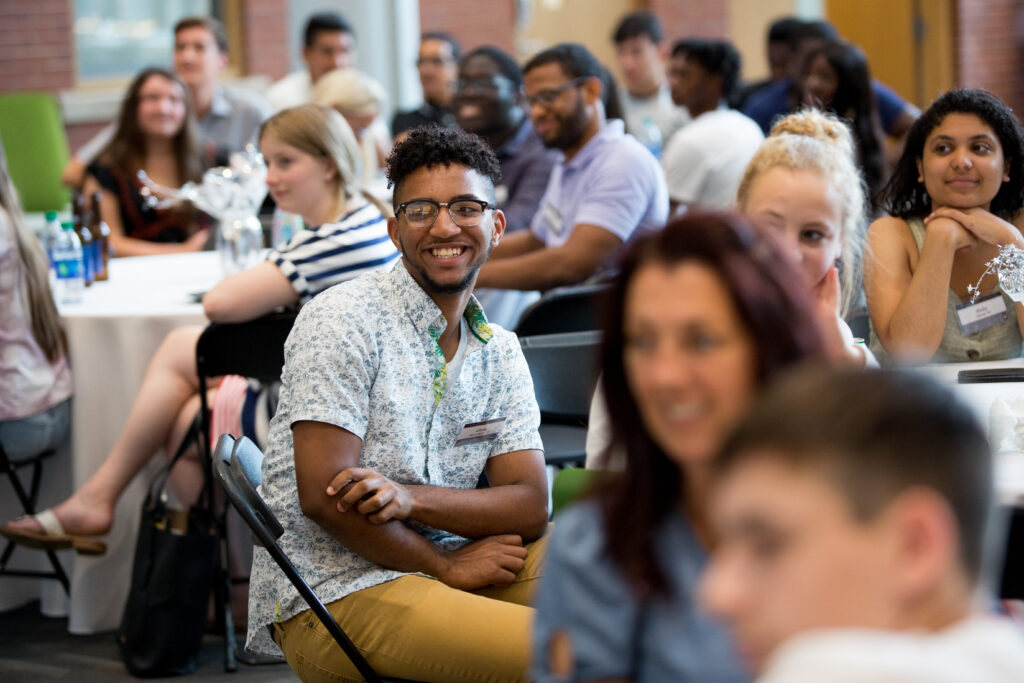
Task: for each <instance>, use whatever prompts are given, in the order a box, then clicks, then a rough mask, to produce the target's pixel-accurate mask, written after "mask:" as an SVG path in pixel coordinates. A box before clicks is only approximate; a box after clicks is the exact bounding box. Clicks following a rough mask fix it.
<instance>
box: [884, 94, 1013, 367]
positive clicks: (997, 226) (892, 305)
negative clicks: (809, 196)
mask: <svg viewBox="0 0 1024 683" xmlns="http://www.w3.org/2000/svg"><path fill="white" fill-rule="evenodd" d="M882 206H883V207H884V208H885V210H886V211H887V212H888V213H889V214H890V215H889V216H887V217H885V218H880V219H878V220H877V221H875V222H874V223H873V224H872V225H871V227H870V228H869V230H868V243H867V249H866V252H865V262H864V289H865V293H866V294H867V302H868V310H869V312H870V314H871V324H872V328H873V336H874V337H875V339H874V340H873V350H875V351H876V354H877V353H878V352H879V351H880V350H883V349H884V351H885V352H886V353H887V354H888V355H889V356H892V357H893V358H896V359H899V360H909V361H914V362H922V361H932V362H963V361H976V360H998V359H1003V358H1016V357H1018V356H1020V355H1021V340H1022V337H1021V331H1022V329H1024V316H1022V315H1021V308H1020V304H1016V303H1014V302H1013V301H1012V300H1011V299H1010V298H1009V297H1007V296H1006V294H1005V293H1003V292H1002V291H1001V290H1000V288H999V283H998V281H997V277H996V275H995V274H993V273H988V274H985V276H984V277H982V275H983V274H984V273H986V265H987V263H988V262H989V261H990V260H991V259H992V258H993V257H995V256H996V255H997V254H998V253H999V248H1000V247H1002V246H1005V245H1010V244H1013V245H1016V246H1017V247H1024V237H1022V236H1021V232H1020V230H1019V226H1020V219H1021V208H1022V207H1024V134H1022V131H1021V126H1020V123H1019V122H1018V121H1017V118H1016V117H1015V116H1014V114H1013V111H1011V110H1010V108H1009V107H1007V106H1006V105H1005V104H1004V103H1003V102H1002V101H1000V100H999V98H997V97H995V96H994V95H992V94H991V93H989V92H986V91H984V90H967V89H964V90H952V91H950V92H948V93H946V94H944V95H942V96H941V97H939V98H938V99H937V100H935V102H934V103H933V104H932V106H931V107H930V108H929V109H928V111H926V112H925V113H924V114H923V115H922V116H921V118H919V119H918V120H917V122H916V123H915V124H914V126H913V127H912V128H911V130H910V134H909V135H908V137H907V145H906V148H905V149H904V150H903V155H902V157H901V158H900V160H899V163H898V165H897V167H896V169H895V171H894V172H893V176H892V178H891V179H890V181H889V184H888V185H887V186H886V188H885V190H884V191H883V193H882ZM979 282H980V287H979V289H978V293H979V296H978V297H977V300H976V301H972V298H974V297H972V293H974V290H973V288H974V287H975V286H976V285H978V284H979Z"/></svg>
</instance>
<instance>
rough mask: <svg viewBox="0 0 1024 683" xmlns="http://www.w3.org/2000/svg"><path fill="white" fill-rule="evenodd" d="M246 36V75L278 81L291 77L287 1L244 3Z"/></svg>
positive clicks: (244, 65)
mask: <svg viewBox="0 0 1024 683" xmlns="http://www.w3.org/2000/svg"><path fill="white" fill-rule="evenodd" d="M242 30H243V32H244V35H245V41H244V48H245V64H243V65H242V67H243V70H244V73H247V74H266V75H267V76H268V77H269V78H270V79H271V80H277V79H279V78H281V77H282V76H284V75H286V74H287V73H288V65H289V64H290V63H291V57H292V56H291V55H290V54H289V53H288V52H289V49H288V45H289V40H288V39H289V36H290V33H289V31H291V30H292V27H291V26H289V25H288V3H287V2H285V1H284V0H242Z"/></svg>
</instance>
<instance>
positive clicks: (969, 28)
mask: <svg viewBox="0 0 1024 683" xmlns="http://www.w3.org/2000/svg"><path fill="white" fill-rule="evenodd" d="M956 20H957V48H958V50H959V60H958V62H959V63H958V69H957V82H958V83H959V85H961V86H962V87H965V88H985V89H986V90H990V91H992V92H993V93H994V94H996V95H997V96H999V97H1000V98H1002V99H1003V100H1004V101H1005V102H1006V103H1007V104H1009V105H1010V106H1011V107H1013V109H1014V111H1016V112H1017V116H1018V117H1021V116H1022V112H1024V75H1022V71H1021V65H1022V64H1024V6H1022V5H1021V3H1020V2H1019V1H1018V0H960V2H958V3H957V16H956Z"/></svg>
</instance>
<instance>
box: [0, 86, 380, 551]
mask: <svg viewBox="0 0 1024 683" xmlns="http://www.w3.org/2000/svg"><path fill="white" fill-rule="evenodd" d="M259 144H260V151H261V152H262V154H263V157H264V159H265V160H266V164H267V189H268V191H269V193H270V195H271V196H272V197H273V198H274V200H275V201H276V202H277V205H278V207H279V208H281V209H282V210H284V211H288V212H289V213H295V214H298V215H300V216H302V219H303V221H304V222H305V224H306V226H307V229H306V230H303V231H301V232H299V233H298V234H297V235H295V236H294V237H293V238H292V239H291V240H290V241H288V242H287V243H286V244H283V245H280V246H278V247H277V248H276V249H273V250H272V251H271V252H270V254H269V255H268V256H267V260H266V261H264V262H263V263H261V264H259V265H258V266H255V267H253V268H250V269H249V270H246V271H243V272H241V273H236V274H235V275H232V276H230V277H228V278H225V279H224V280H223V281H221V282H220V283H219V284H218V285H217V286H216V287H214V288H213V289H212V290H210V291H209V292H207V294H206V296H204V297H203V308H204V310H205V312H206V315H207V317H208V318H209V319H210V320H212V321H214V322H241V321H245V320H252V319H253V318H257V317H259V316H262V315H265V314H267V313H270V312H271V311H274V310H276V309H279V308H282V307H288V306H297V305H300V304H304V303H306V302H307V301H309V300H310V299H311V298H312V297H313V296H315V295H316V294H317V293H319V292H321V291H323V290H325V289H327V288H328V287H331V286H332V285H335V284H337V283H339V282H343V281H345V280H350V279H352V278H354V277H357V276H359V275H361V274H363V273H368V272H371V271H374V270H379V269H381V268H390V267H392V266H393V265H394V264H395V263H396V261H397V260H398V256H399V255H398V251H397V250H396V249H395V246H394V244H393V243H392V242H391V239H390V238H389V237H388V233H387V220H386V216H387V215H389V214H388V210H387V209H386V207H384V206H382V205H381V204H380V202H379V201H377V200H376V199H374V198H372V197H370V196H369V195H366V194H365V193H363V192H362V191H360V190H359V189H358V184H357V181H356V168H357V162H356V159H357V154H358V151H357V148H356V146H355V137H354V136H353V134H352V131H351V129H350V128H349V126H348V124H347V123H345V119H343V118H342V117H341V115H340V114H338V112H336V111H334V110H333V109H329V108H327V107H322V106H319V105H315V104H306V105H302V106H300V107H295V108H292V109H285V110H283V111H280V112H278V113H277V114H275V115H274V116H272V117H271V118H269V119H267V121H266V122H264V124H263V127H262V128H261V129H260V135H259ZM202 330H203V328H202V327H182V328H179V329H177V330H174V331H173V332H171V333H170V334H169V335H168V336H167V338H166V339H165V340H164V342H163V344H161V346H160V348H159V349H158V350H157V352H156V354H155V355H154V357H153V360H152V361H151V362H150V366H149V369H148V370H147V371H146V376H145V378H144V379H143V383H142V387H141V388H140V390H139V395H138V396H137V397H136V399H135V404H134V405H133V406H132V411H131V413H130V414H129V416H128V420H127V422H126V423H125V426H124V429H123V430H122V431H121V435H120V436H119V437H118V440H117V442H116V443H115V444H114V448H113V450H112V451H111V452H110V455H109V456H107V459H106V460H105V461H104V462H103V464H102V465H101V466H100V468H99V469H98V470H97V471H96V472H95V473H93V474H92V476H91V477H90V478H89V479H88V481H86V483H85V484H84V485H83V486H82V487H81V488H79V489H78V490H77V491H75V492H74V493H73V494H72V495H71V497H70V498H68V499H67V500H65V501H64V502H63V503H61V504H59V505H57V506H56V507H54V508H53V510H52V511H46V512H45V513H43V514H44V515H46V514H47V513H51V515H50V517H51V518H52V519H55V520H56V521H57V523H58V525H59V527H60V529H61V531H60V534H57V535H56V536H54V535H48V532H46V531H44V529H43V525H42V524H41V523H40V521H39V520H38V519H37V518H36V517H30V518H26V519H22V520H17V521H14V522H10V523H8V524H6V525H4V526H2V527H0V535H3V536H6V537H7V538H10V539H12V540H15V541H17V542H22V543H26V544H34V545H36V546H37V547H38V546H40V545H42V546H43V547H54V548H57V547H67V543H68V540H67V539H68V538H74V539H76V542H77V543H79V545H82V544H81V541H82V540H85V541H91V545H90V548H91V549H92V551H93V552H102V550H103V548H102V544H100V546H96V545H95V544H96V543H97V542H96V541H95V539H88V538H85V539H83V538H82V537H90V536H100V535H103V534H106V533H107V532H108V531H109V530H110V527H111V525H112V524H113V520H114V507H115V505H116V503H117V500H118V498H119V497H120V495H121V492H122V491H124V489H125V487H126V486H128V484H129V483H130V482H131V480H132V478H134V477H135V475H136V474H138V473H139V471H140V470H141V469H142V468H143V467H144V466H145V464H146V463H147V462H148V461H149V460H150V458H152V457H153V456H154V455H155V454H156V453H157V452H159V451H160V450H161V449H162V450H163V451H164V452H165V453H168V454H173V453H175V452H176V451H177V449H178V446H179V445H180V444H181V442H182V441H183V439H184V436H185V434H186V432H187V430H188V427H189V425H190V424H191V423H192V420H193V419H194V417H195V415H196V411H197V410H198V406H199V396H198V393H197V392H198V378H197V376H196V363H195V347H196V341H197V340H198V339H199V335H200V333H201V332H202ZM267 389H268V388H267V387H265V386H262V385H260V384H259V383H257V382H250V381H247V380H245V379H244V378H241V377H228V378H225V379H224V380H223V381H222V382H221V384H220V386H219V387H218V389H217V391H216V396H214V397H213V400H212V405H213V410H214V414H215V415H220V417H218V420H222V419H223V420H226V422H223V423H222V424H224V425H225V428H224V430H223V431H228V432H231V433H236V434H240V433H243V432H242V431H241V419H240V415H239V414H238V404H240V403H242V398H244V399H245V401H247V402H249V403H250V404H255V405H258V406H261V407H263V409H264V410H265V411H269V414H270V415H272V414H273V407H274V405H275V404H276V399H274V400H271V397H275V396H276V392H274V391H272V390H270V391H268V390H267ZM240 396H241V397H242V398H239V397H240ZM250 399H251V400H250ZM233 402H237V403H236V404H235V405H234V410H235V412H234V413H232V412H231V411H230V410H228V409H227V406H229V405H232V403H233ZM219 410H220V411H221V412H220V413H218V411H219ZM270 415H266V414H261V415H259V416H257V419H256V420H255V422H256V423H257V425H261V424H264V421H266V422H269V417H270ZM264 426H265V425H264ZM246 435H247V436H250V437H252V438H255V439H256V440H257V441H259V440H260V438H261V437H264V436H265V434H263V433H262V432H260V431H258V432H257V433H255V434H246ZM191 450H192V451H193V452H192V453H190V455H189V457H186V458H184V459H183V463H179V465H178V466H176V467H175V468H174V470H173V473H172V483H173V484H174V486H175V492H176V494H177V495H178V499H179V500H180V501H181V502H182V503H184V504H188V503H189V502H191V501H192V500H194V498H195V496H196V495H197V494H198V492H199V486H200V484H201V482H202V477H201V472H200V470H199V461H198V459H197V458H196V457H195V455H196V453H195V452H194V451H195V450H196V449H195V448H194V447H193V448H192V449H191ZM182 464H184V466H182ZM50 528H54V527H52V525H51V527H50ZM62 543H63V544H64V545H61V544H62ZM82 547H84V546H82Z"/></svg>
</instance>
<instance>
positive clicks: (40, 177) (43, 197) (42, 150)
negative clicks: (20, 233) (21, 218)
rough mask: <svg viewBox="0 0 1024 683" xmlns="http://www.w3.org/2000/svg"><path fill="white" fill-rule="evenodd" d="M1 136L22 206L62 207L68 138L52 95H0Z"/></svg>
mask: <svg viewBox="0 0 1024 683" xmlns="http://www.w3.org/2000/svg"><path fill="white" fill-rule="evenodd" d="M0 140H3V145H4V151H5V152H6V154H7V164H8V166H9V167H10V171H11V180H13V181H14V186H15V187H16V188H17V189H18V196H19V198H20V199H21V206H22V208H23V209H24V210H25V211H29V212H32V211H60V210H61V209H63V208H64V205H65V204H67V203H68V190H67V189H66V188H65V187H64V185H63V184H62V183H61V179H60V175H61V172H62V171H63V170H64V165H65V164H67V162H68V155H69V152H68V138H67V134H66V133H65V131H64V124H63V122H62V121H61V116H60V110H59V108H58V107H57V102H56V101H55V100H54V99H53V97H52V96H50V95H49V94H47V93H42V92H17V93H6V94H2V95H0Z"/></svg>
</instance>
